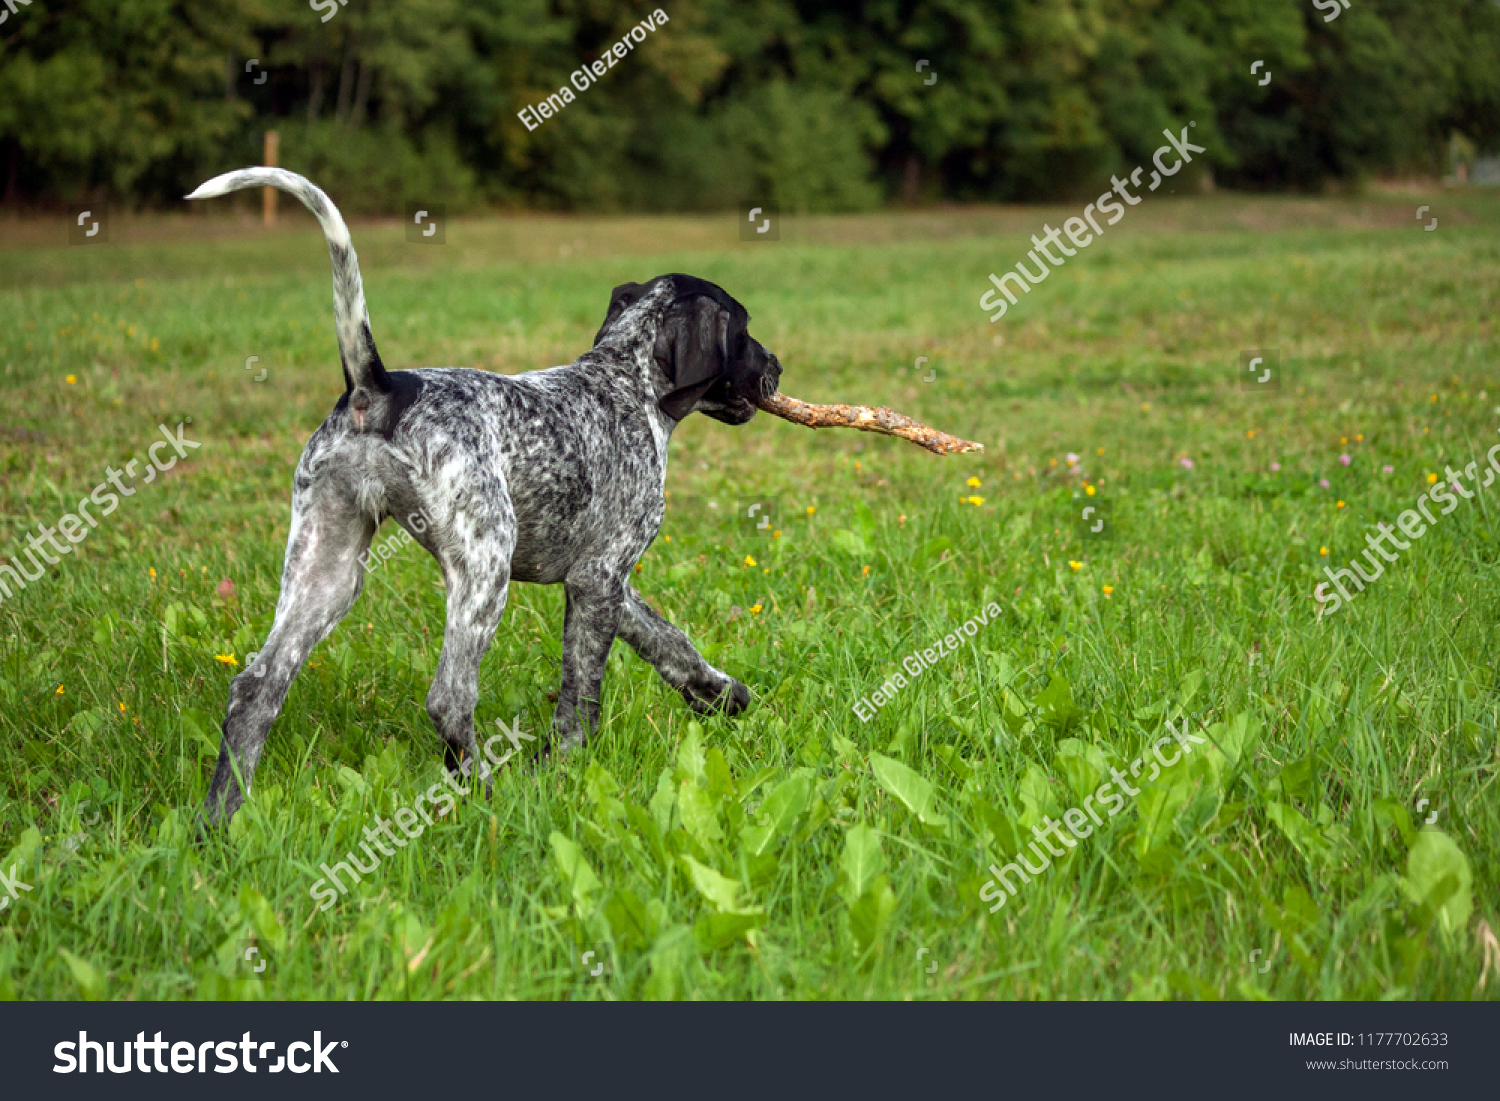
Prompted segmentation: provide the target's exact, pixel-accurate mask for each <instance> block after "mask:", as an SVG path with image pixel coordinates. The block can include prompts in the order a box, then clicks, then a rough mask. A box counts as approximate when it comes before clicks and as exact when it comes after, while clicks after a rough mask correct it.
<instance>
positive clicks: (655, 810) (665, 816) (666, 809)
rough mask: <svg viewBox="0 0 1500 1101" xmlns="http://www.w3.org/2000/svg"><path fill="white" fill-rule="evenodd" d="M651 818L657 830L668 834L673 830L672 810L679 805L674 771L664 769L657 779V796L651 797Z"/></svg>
mask: <svg viewBox="0 0 1500 1101" xmlns="http://www.w3.org/2000/svg"><path fill="white" fill-rule="evenodd" d="M648 805H649V806H650V807H651V817H652V819H653V820H654V821H655V822H656V828H657V829H658V830H660V831H661V832H662V833H663V834H666V833H667V832H668V831H670V830H671V828H672V808H673V807H675V806H676V805H677V788H676V787H675V785H673V783H672V770H671V769H669V768H664V769H662V770H661V775H660V776H658V777H657V778H656V794H655V795H653V796H651V802H650V803H649V804H648Z"/></svg>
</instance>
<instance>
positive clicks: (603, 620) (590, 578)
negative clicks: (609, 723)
mask: <svg viewBox="0 0 1500 1101" xmlns="http://www.w3.org/2000/svg"><path fill="white" fill-rule="evenodd" d="M623 587H624V581H623V579H622V578H621V577H620V573H619V570H618V568H617V567H615V566H613V565H612V564H609V563H601V562H597V561H595V562H584V563H580V564H579V565H577V566H574V567H573V569H572V570H571V571H570V572H569V573H568V577H567V580H566V581H564V583H563V588H564V589H565V590H566V592H567V594H568V601H567V611H566V612H565V613H564V615H563V655H562V685H561V687H560V688H559V689H558V693H557V710H556V711H555V712H553V715H552V746H551V750H552V751H554V752H556V753H559V754H563V753H567V752H568V751H569V750H571V749H574V748H576V747H577V746H580V745H583V744H584V742H586V741H587V740H588V736H589V735H590V734H592V733H593V732H594V730H595V729H596V728H597V727H598V725H599V697H600V695H601V691H602V688H603V685H604V663H605V662H606V661H607V660H608V658H609V648H610V647H611V646H612V645H614V641H615V633H616V631H618V630H619V625H620V621H621V619H623V618H624V601H623V600H622V598H621V590H622V589H623Z"/></svg>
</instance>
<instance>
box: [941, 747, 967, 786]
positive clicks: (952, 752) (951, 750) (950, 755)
mask: <svg viewBox="0 0 1500 1101" xmlns="http://www.w3.org/2000/svg"><path fill="white" fill-rule="evenodd" d="M932 752H933V753H934V755H936V757H937V758H938V760H940V761H942V762H943V764H945V765H947V766H948V768H949V770H951V771H952V773H953V775H954V776H957V777H958V779H959V780H960V781H964V780H967V779H968V778H969V777H970V776H973V775H974V770H973V769H972V768H970V767H969V762H968V761H965V760H964V759H963V757H962V756H960V754H959V752H958V747H957V746H952V745H935V746H933V747H932Z"/></svg>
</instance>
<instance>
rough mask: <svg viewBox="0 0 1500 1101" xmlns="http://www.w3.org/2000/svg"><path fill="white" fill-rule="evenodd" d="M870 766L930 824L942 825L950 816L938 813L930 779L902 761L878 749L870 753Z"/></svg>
mask: <svg viewBox="0 0 1500 1101" xmlns="http://www.w3.org/2000/svg"><path fill="white" fill-rule="evenodd" d="M870 768H871V769H872V770H873V771H874V773H875V779H876V781H877V782H878V783H879V784H880V786H881V787H883V788H885V790H886V791H888V792H890V793H891V794H892V795H894V796H895V797H896V798H897V799H899V800H901V802H902V803H904V804H905V805H906V809H907V810H909V811H911V812H912V813H913V814H915V815H916V816H917V817H918V818H920V819H921V820H922V821H923V822H925V823H926V824H927V825H929V826H937V827H942V826H946V825H947V824H948V820H947V819H946V818H944V817H943V816H942V815H941V814H938V813H937V808H936V805H935V804H936V798H935V796H934V793H933V787H932V783H931V781H929V780H927V779H926V778H925V777H923V776H921V775H919V774H917V773H915V772H913V771H912V770H911V769H909V768H907V767H906V766H905V765H903V764H902V763H901V762H900V761H897V760H895V759H894V758H891V757H884V756H881V755H880V754H879V753H871V754H870Z"/></svg>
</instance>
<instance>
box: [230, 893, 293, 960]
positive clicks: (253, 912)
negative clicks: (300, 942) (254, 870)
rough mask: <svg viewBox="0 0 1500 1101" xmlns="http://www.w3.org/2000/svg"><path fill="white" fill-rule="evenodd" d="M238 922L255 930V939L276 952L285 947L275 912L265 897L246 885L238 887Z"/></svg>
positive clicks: (284, 940)
mask: <svg viewBox="0 0 1500 1101" xmlns="http://www.w3.org/2000/svg"><path fill="white" fill-rule="evenodd" d="M239 904H240V920H242V921H243V922H244V923H245V924H246V925H248V926H250V928H251V929H254V930H255V936H256V939H257V940H258V941H259V942H260V943H261V944H264V945H266V946H268V947H270V948H274V949H275V950H276V951H278V952H279V951H281V950H282V949H283V948H285V947H286V936H285V934H284V933H283V932H282V929H281V922H280V921H278V920H277V918H276V911H275V910H273V909H272V908H271V904H270V903H269V902H267V901H266V897H265V896H264V895H262V894H261V893H260V892H259V891H257V890H256V889H255V888H254V887H252V886H250V884H248V883H242V884H241V885H240V897H239Z"/></svg>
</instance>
